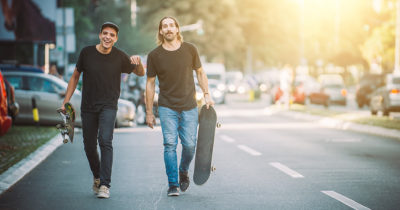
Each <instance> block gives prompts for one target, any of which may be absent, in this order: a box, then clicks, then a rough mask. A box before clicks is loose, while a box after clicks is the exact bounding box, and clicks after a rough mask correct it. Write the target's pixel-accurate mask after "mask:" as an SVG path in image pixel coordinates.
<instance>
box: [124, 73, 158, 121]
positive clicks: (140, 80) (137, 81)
mask: <svg viewBox="0 0 400 210" xmlns="http://www.w3.org/2000/svg"><path fill="white" fill-rule="evenodd" d="M146 82H147V76H142V77H140V76H137V75H135V74H129V75H128V78H127V81H126V82H125V83H122V84H121V85H122V87H121V98H123V99H125V100H128V101H131V102H132V103H133V104H134V105H135V106H136V123H137V124H139V125H144V124H146V101H145V90H146ZM158 84H159V83H158V79H156V87H155V94H154V102H153V113H154V116H155V117H158V93H159V92H160V89H159V87H158Z"/></svg>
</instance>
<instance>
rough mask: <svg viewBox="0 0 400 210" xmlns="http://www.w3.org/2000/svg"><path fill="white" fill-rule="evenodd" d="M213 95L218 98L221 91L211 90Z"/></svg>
mask: <svg viewBox="0 0 400 210" xmlns="http://www.w3.org/2000/svg"><path fill="white" fill-rule="evenodd" d="M212 94H213V96H214V98H219V97H221V96H222V92H221V91H219V90H215V91H213V93H212Z"/></svg>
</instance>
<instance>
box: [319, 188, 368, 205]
mask: <svg viewBox="0 0 400 210" xmlns="http://www.w3.org/2000/svg"><path fill="white" fill-rule="evenodd" d="M321 192H322V193H325V194H326V195H328V196H330V197H332V198H334V199H336V200H338V201H340V202H342V203H344V204H346V205H347V206H349V207H350V208H353V209H370V208H368V207H365V206H363V205H361V204H359V203H357V202H355V201H353V200H351V199H350V198H347V197H346V196H344V195H341V194H339V193H337V192H335V191H321Z"/></svg>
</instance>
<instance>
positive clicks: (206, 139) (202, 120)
mask: <svg viewBox="0 0 400 210" xmlns="http://www.w3.org/2000/svg"><path fill="white" fill-rule="evenodd" d="M217 125H218V124H217V114H216V113H215V110H214V108H213V107H212V106H210V107H209V109H207V107H206V105H203V107H202V108H201V110H200V116H199V132H198V138H197V147H196V156H195V162H194V173H193V181H194V183H195V184H197V185H202V184H204V183H206V181H207V180H208V178H209V177H210V173H211V171H213V170H214V169H213V167H212V166H211V160H212V152H213V147H214V136H215V127H216V126H217Z"/></svg>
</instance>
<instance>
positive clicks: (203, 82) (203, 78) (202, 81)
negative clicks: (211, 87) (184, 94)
mask: <svg viewBox="0 0 400 210" xmlns="http://www.w3.org/2000/svg"><path fill="white" fill-rule="evenodd" d="M197 80H198V81H199V85H200V88H201V90H202V91H203V94H206V93H207V94H208V79H207V75H206V74H205V73H204V71H203V70H201V71H198V72H197Z"/></svg>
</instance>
